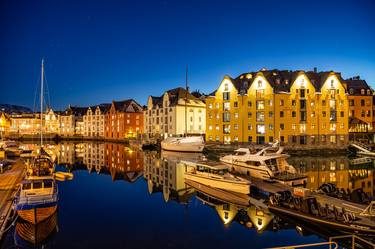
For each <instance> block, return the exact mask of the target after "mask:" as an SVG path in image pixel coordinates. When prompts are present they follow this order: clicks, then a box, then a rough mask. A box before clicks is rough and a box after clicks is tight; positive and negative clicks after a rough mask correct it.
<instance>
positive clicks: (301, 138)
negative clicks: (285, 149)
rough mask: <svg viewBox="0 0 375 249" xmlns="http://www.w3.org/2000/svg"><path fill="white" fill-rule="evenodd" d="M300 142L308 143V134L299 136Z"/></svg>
mask: <svg viewBox="0 0 375 249" xmlns="http://www.w3.org/2000/svg"><path fill="white" fill-rule="evenodd" d="M299 143H300V144H306V136H300V137H299Z"/></svg>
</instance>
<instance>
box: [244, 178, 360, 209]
mask: <svg viewBox="0 0 375 249" xmlns="http://www.w3.org/2000/svg"><path fill="white" fill-rule="evenodd" d="M241 177H243V178H245V179H247V180H250V182H251V187H252V189H255V192H258V193H261V194H263V195H265V196H270V195H271V194H275V193H278V192H282V191H290V192H291V193H292V195H293V192H294V191H293V189H294V188H293V187H292V186H289V185H285V184H282V183H279V182H276V181H272V180H262V179H259V178H254V177H250V176H244V175H241ZM251 192H252V193H254V191H251ZM309 196H311V197H315V198H316V199H317V201H318V202H319V203H320V204H321V205H323V206H325V205H326V204H328V205H329V206H330V207H332V206H336V207H337V208H345V210H347V211H350V212H352V213H355V214H357V215H358V214H359V213H361V212H362V211H363V210H364V209H365V208H366V207H367V205H366V204H359V203H353V202H350V201H346V200H342V199H338V198H335V197H331V196H328V195H323V194H319V193H317V192H314V191H311V192H310V193H309Z"/></svg>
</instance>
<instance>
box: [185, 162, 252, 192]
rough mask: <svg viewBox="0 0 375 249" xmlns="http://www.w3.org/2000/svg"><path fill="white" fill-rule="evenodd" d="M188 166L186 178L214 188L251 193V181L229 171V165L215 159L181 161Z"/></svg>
mask: <svg viewBox="0 0 375 249" xmlns="http://www.w3.org/2000/svg"><path fill="white" fill-rule="evenodd" d="M179 164H181V165H183V166H185V167H186V168H187V170H186V172H185V180H191V181H194V182H198V183H201V184H204V185H207V186H210V187H213V188H219V189H224V190H227V191H231V192H236V193H242V194H250V181H248V180H246V179H243V178H241V177H238V176H235V175H232V174H231V173H229V167H228V166H226V165H224V164H221V163H218V162H213V161H198V162H191V161H180V163H179Z"/></svg>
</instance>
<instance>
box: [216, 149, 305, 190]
mask: <svg viewBox="0 0 375 249" xmlns="http://www.w3.org/2000/svg"><path fill="white" fill-rule="evenodd" d="M282 151H283V148H282V147H279V148H277V147H274V146H273V147H266V148H263V149H261V150H260V151H258V152H253V153H252V152H251V151H250V149H249V148H239V149H237V150H235V151H234V153H233V154H231V155H226V156H223V157H221V158H220V161H221V162H223V163H225V164H227V165H229V166H231V167H232V170H234V171H236V172H239V173H241V174H245V175H248V176H252V177H255V178H261V179H265V180H268V179H274V180H277V181H280V182H282V183H286V184H289V185H301V184H304V183H305V182H306V179H307V177H306V176H305V175H301V174H297V171H296V169H295V168H294V167H293V166H292V165H290V164H289V163H288V162H287V160H286V159H287V158H288V157H289V155H288V154H283V153H282Z"/></svg>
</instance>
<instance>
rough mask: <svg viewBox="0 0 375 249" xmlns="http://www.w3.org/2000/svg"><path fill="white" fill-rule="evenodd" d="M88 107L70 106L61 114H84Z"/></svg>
mask: <svg viewBox="0 0 375 249" xmlns="http://www.w3.org/2000/svg"><path fill="white" fill-rule="evenodd" d="M88 109H89V108H88V107H79V106H70V105H69V106H68V108H66V109H65V111H64V112H63V113H62V114H61V115H69V116H70V115H74V116H83V115H85V114H86V112H87V110H88Z"/></svg>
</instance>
